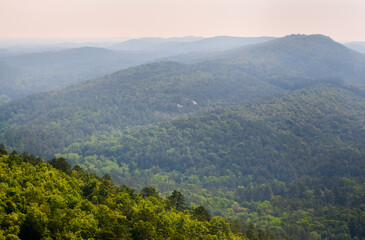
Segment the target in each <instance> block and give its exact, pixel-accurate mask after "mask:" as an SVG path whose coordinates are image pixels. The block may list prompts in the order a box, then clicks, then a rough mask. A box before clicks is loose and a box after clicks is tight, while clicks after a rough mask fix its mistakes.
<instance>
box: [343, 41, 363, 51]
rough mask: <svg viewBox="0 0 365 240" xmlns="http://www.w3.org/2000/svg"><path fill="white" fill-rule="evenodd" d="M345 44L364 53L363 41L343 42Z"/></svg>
mask: <svg viewBox="0 0 365 240" xmlns="http://www.w3.org/2000/svg"><path fill="white" fill-rule="evenodd" d="M345 46H346V47H349V48H351V49H352V50H355V51H358V52H360V53H363V54H365V42H348V43H345Z"/></svg>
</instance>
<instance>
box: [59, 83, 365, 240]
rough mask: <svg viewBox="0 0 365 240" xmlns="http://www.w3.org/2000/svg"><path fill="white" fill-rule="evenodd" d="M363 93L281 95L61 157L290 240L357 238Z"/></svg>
mask: <svg viewBox="0 0 365 240" xmlns="http://www.w3.org/2000/svg"><path fill="white" fill-rule="evenodd" d="M364 126H365V95H359V94H357V93H355V92H354V91H352V90H351V91H350V90H346V89H344V88H342V87H341V86H336V85H333V84H319V85H316V86H312V87H310V88H306V89H301V90H297V91H294V92H292V93H289V94H286V95H284V96H282V97H274V98H270V99H266V100H256V101H253V102H251V103H247V104H244V105H242V106H237V107H234V108H226V109H222V110H218V111H212V112H209V113H206V114H202V115H200V116H193V117H189V118H184V119H179V120H175V121H172V122H167V123H160V124H157V125H153V126H149V127H143V128H140V129H135V130H130V131H129V132H125V133H123V134H120V135H118V134H116V133H114V134H104V135H99V137H95V138H92V139H91V140H90V141H88V142H84V143H83V142H79V143H74V144H72V145H71V146H70V147H68V148H67V149H65V151H64V152H66V153H64V154H60V155H59V156H63V157H66V158H68V159H70V160H71V162H72V163H73V164H81V165H82V166H84V167H87V168H88V169H91V170H92V171H94V172H97V173H98V174H103V173H106V172H107V173H110V174H111V176H112V177H113V178H114V179H116V180H117V182H119V183H128V184H130V185H133V186H134V187H137V188H141V186H143V185H145V184H151V185H152V186H154V187H156V188H157V189H159V191H161V192H162V193H164V194H167V193H168V192H169V191H171V190H172V189H178V190H179V191H182V192H183V193H184V195H185V196H186V197H187V200H188V201H189V202H191V203H194V204H202V205H204V206H205V207H206V208H207V209H208V210H209V211H211V213H213V214H214V215H222V216H229V217H232V218H234V217H239V218H241V219H244V220H245V221H251V222H254V223H256V224H257V225H258V226H260V227H262V228H266V229H268V230H270V231H273V232H275V233H276V234H277V235H279V236H282V237H284V236H290V238H291V239H316V238H317V239H361V238H363V237H365V229H364V225H363V222H364V221H365V218H364V209H363V208H362V206H363V205H364V204H365V202H364V200H365V186H364V184H365V179H364V176H365V161H364V159H365V141H364V139H365V129H364Z"/></svg>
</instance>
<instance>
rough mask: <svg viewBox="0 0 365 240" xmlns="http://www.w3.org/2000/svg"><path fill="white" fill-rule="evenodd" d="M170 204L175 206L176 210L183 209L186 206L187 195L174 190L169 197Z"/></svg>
mask: <svg viewBox="0 0 365 240" xmlns="http://www.w3.org/2000/svg"><path fill="white" fill-rule="evenodd" d="M167 199H168V200H169V204H170V206H172V207H175V208H176V210H179V211H183V210H185V208H186V203H185V197H184V195H182V193H181V192H179V191H176V190H174V191H173V192H172V194H171V196H170V197H168V198H167Z"/></svg>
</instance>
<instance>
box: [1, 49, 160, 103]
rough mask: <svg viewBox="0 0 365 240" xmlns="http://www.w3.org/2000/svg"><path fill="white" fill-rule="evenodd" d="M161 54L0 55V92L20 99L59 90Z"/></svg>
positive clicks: (102, 51) (89, 51)
mask: <svg viewBox="0 0 365 240" xmlns="http://www.w3.org/2000/svg"><path fill="white" fill-rule="evenodd" d="M164 56H166V55H165V54H162V53H158V52H153V53H152V52H132V51H112V50H109V49H104V48H96V47H81V48H74V49H67V50H62V51H55V52H39V53H38V52H37V53H27V54H19V55H10V56H0V83H1V86H2V87H1V89H0V94H4V95H6V96H8V97H10V98H20V97H24V96H27V95H29V94H32V93H37V92H41V91H49V90H54V89H60V88H64V87H66V86H69V85H72V84H77V83H80V82H83V81H86V80H88V79H92V78H97V77H101V76H104V75H105V74H110V73H113V72H115V71H118V70H120V69H123V68H127V67H131V66H136V65H138V64H142V63H146V62H150V61H153V60H155V59H158V58H161V57H164Z"/></svg>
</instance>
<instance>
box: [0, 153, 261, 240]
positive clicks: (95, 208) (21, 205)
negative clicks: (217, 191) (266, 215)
mask: <svg viewBox="0 0 365 240" xmlns="http://www.w3.org/2000/svg"><path fill="white" fill-rule="evenodd" d="M24 156H25V158H23V156H18V155H2V156H0V180H1V181H0V238H1V239H19V238H20V239H167V238H169V239H245V238H241V237H240V236H238V235H237V234H234V233H232V231H231V229H230V225H229V224H228V223H227V222H226V221H225V220H224V219H222V218H213V219H212V220H211V221H206V220H207V219H201V217H199V216H205V215H206V212H204V211H202V209H201V208H198V209H200V210H199V211H194V212H197V213H196V214H195V213H194V214H190V213H189V211H184V212H182V211H177V210H175V208H171V207H170V205H169V202H171V201H172V200H171V199H169V200H167V199H163V198H160V197H158V195H157V192H156V190H155V189H153V188H151V187H148V188H145V189H144V190H143V191H142V194H135V193H134V191H133V190H132V189H129V188H128V187H125V186H124V187H118V186H116V185H114V184H113V182H112V181H110V180H109V179H108V177H103V178H99V177H97V176H96V175H95V174H90V173H88V172H86V171H83V170H82V169H80V168H77V170H70V171H69V172H68V175H66V174H64V173H63V172H62V171H63V170H62V169H61V170H58V169H56V168H53V167H52V165H50V164H45V163H43V162H39V163H37V164H35V165H33V164H31V163H29V162H26V161H24V160H25V159H26V158H28V157H29V156H28V155H24ZM52 162H53V163H56V162H57V163H62V165H64V161H63V160H62V161H61V160H60V159H57V161H56V160H54V161H52ZM56 166H58V165H56ZM174 193H175V194H174ZM174 193H173V194H172V196H174V198H176V201H175V203H176V206H180V205H179V204H178V203H179V202H180V201H182V200H181V199H183V198H184V197H183V195H182V194H181V193H179V192H177V191H175V192H174ZM146 194H147V195H148V196H146ZM180 210H182V209H180ZM205 217H206V216H205ZM255 231H257V230H256V229H255Z"/></svg>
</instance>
